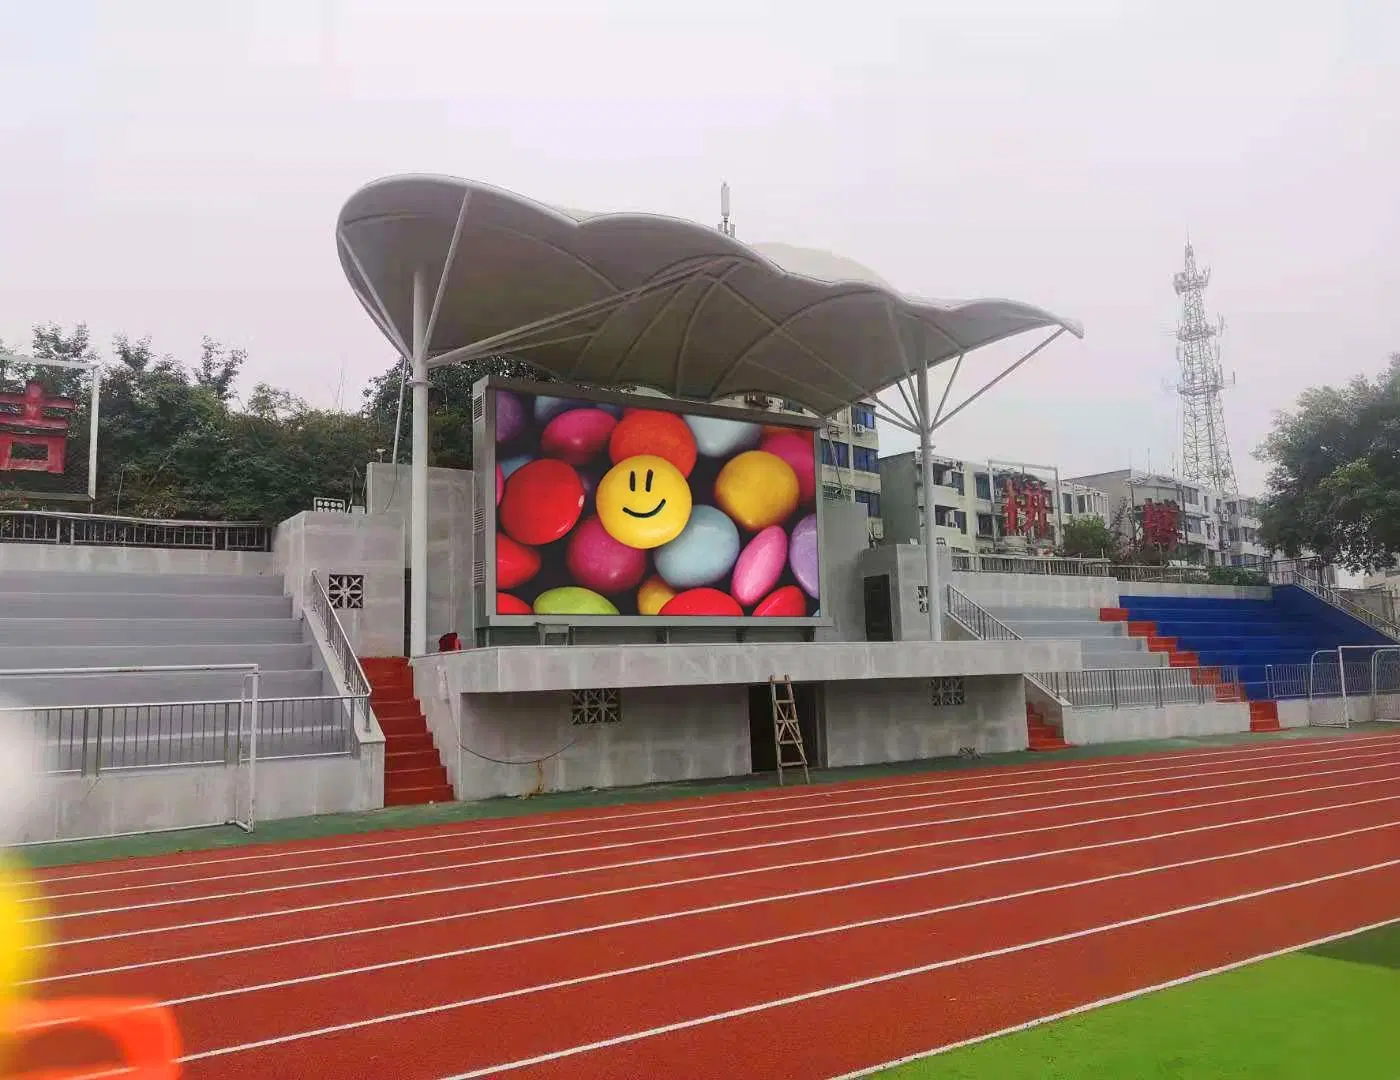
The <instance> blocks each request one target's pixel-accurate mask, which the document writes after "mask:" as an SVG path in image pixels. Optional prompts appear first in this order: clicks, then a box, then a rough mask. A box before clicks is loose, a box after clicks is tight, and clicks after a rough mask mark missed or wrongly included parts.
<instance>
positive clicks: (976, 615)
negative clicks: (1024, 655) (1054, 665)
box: [947, 585, 1068, 705]
mask: <svg viewBox="0 0 1400 1080" xmlns="http://www.w3.org/2000/svg"><path fill="white" fill-rule="evenodd" d="M947 596H948V609H947V610H948V617H949V618H950V619H952V620H953V621H954V622H955V623H957V624H958V625H959V626H961V627H962V628H963V629H964V630H965V631H967V632H968V633H969V634H971V635H972V636H973V637H974V638H976V639H977V640H978V641H1023V640H1025V639H1024V638H1022V637H1021V635H1020V634H1018V633H1016V631H1015V630H1013V629H1011V627H1009V626H1007V625H1006V623H1004V622H1002V621H1001V620H1000V619H998V618H997V617H996V616H995V615H993V614H992V613H991V612H990V611H988V610H987V609H986V608H984V607H983V606H982V605H981V604H979V603H977V601H975V600H973V599H972V598H971V597H970V596H968V595H967V594H966V593H964V592H962V590H960V589H958V588H956V587H954V586H952V585H949V586H947ZM1026 679H1027V681H1029V682H1030V683H1031V684H1032V685H1034V686H1035V687H1036V688H1037V689H1038V690H1040V691H1041V692H1042V693H1043V694H1045V695H1046V696H1047V697H1049V698H1052V699H1054V700H1055V701H1058V702H1059V703H1060V704H1061V705H1065V704H1068V702H1066V701H1065V700H1064V698H1062V697H1060V696H1059V695H1058V694H1056V693H1055V691H1054V690H1053V689H1051V688H1050V686H1049V685H1047V684H1046V683H1045V682H1043V681H1042V679H1041V677H1040V676H1038V675H1027V676H1026Z"/></svg>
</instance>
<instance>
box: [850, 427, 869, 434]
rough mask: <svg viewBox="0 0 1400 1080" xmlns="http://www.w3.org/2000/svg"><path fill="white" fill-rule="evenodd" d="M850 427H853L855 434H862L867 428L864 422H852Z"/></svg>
mask: <svg viewBox="0 0 1400 1080" xmlns="http://www.w3.org/2000/svg"><path fill="white" fill-rule="evenodd" d="M852 427H853V428H855V433H856V434H857V435H864V434H865V432H866V430H867V429H866V426H865V425H864V424H853V425H852Z"/></svg>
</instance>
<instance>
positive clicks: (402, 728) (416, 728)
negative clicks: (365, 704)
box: [374, 709, 428, 739]
mask: <svg viewBox="0 0 1400 1080" xmlns="http://www.w3.org/2000/svg"><path fill="white" fill-rule="evenodd" d="M374 715H375V716H376V717H377V718H378V720H379V730H380V731H382V732H384V737H385V738H386V739H387V738H388V737H389V736H391V735H418V734H420V733H427V731H428V721H427V720H426V719H424V717H423V714H422V713H415V714H414V715H412V716H380V714H379V710H378V709H376V710H375V711H374Z"/></svg>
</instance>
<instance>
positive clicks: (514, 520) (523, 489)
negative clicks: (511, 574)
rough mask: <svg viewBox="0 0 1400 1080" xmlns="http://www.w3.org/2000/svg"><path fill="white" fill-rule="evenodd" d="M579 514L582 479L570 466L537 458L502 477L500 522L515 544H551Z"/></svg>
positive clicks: (575, 522)
mask: <svg viewBox="0 0 1400 1080" xmlns="http://www.w3.org/2000/svg"><path fill="white" fill-rule="evenodd" d="M682 426H684V421H682ZM687 430H689V429H688V428H687ZM582 513H583V481H582V480H580V479H579V475H578V473H576V472H575V471H574V467H573V466H572V465H569V464H567V463H565V462H563V461H558V460H556V459H554V458H539V459H537V460H535V461H531V462H528V463H527V464H525V465H522V466H520V468H518V469H516V470H515V472H513V473H511V474H510V476H509V477H508V478H507V479H506V491H505V495H504V496H503V497H502V499H501V509H500V522H501V528H502V529H503V530H505V532H506V534H507V535H508V536H509V537H510V538H511V539H512V540H514V541H515V542H516V543H519V544H531V545H539V544H552V543H553V542H554V541H555V540H558V539H559V538H560V537H562V536H564V535H566V534H567V533H568V531H569V530H570V529H572V528H573V527H574V526H575V525H576V524H577V523H578V519H579V515H580V514H582Z"/></svg>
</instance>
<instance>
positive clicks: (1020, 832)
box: [29, 768, 1391, 948]
mask: <svg viewBox="0 0 1400 1080" xmlns="http://www.w3.org/2000/svg"><path fill="white" fill-rule="evenodd" d="M1365 771H1368V770H1367V769H1364V768H1355V769H1334V770H1330V771H1328V772H1327V773H1322V774H1315V775H1334V774H1341V773H1353V772H1365ZM1389 779H1391V778H1382V779H1378V780H1362V781H1356V782H1353V783H1348V784H1329V785H1324V786H1323V787H1318V788H1305V789H1303V790H1300V791H1289V792H1267V793H1265V794H1262V795H1249V796H1245V797H1242V798H1238V799H1223V800H1217V801H1215V802H1209V803H1194V804H1188V805H1184V806H1170V807H1164V808H1158V809H1153V810H1148V811H1144V812H1141V813H1136V814H1113V815H1109V816H1107V817H1102V818H1089V819H1086V820H1083V821H1071V822H1062V823H1058V824H1053V825H1040V826H1035V827H1032V828H1028V829H1017V830H1011V831H1008V832H1002V833H980V834H977V835H975V836H964V837H949V838H947V839H944V840H937V841H929V842H927V843H921V844H907V845H902V846H901V847H896V848H889V849H886V852H897V851H905V850H912V849H915V848H924V847H933V846H938V845H940V844H961V843H974V842H976V841H980V840H987V839H1000V838H1004V837H1009V836H1025V835H1030V834H1033V833H1044V832H1053V831H1057V830H1060V829H1072V828H1078V827H1081V826H1085V825H1101V824H1109V823H1117V822H1120V821H1128V820H1133V819H1137V818H1146V817H1158V816H1161V815H1163V814H1178V813H1189V812H1192V811H1195V810H1207V809H1213V808H1215V807H1219V806H1233V805H1237V804H1240V803H1249V802H1261V801H1263V800H1265V799H1269V800H1275V801H1276V800H1278V799H1280V798H1297V797H1300V796H1307V795H1315V794H1319V793H1321V792H1324V791H1338V790H1342V789H1346V788H1356V787H1367V786H1371V785H1374V784H1380V783H1384V782H1386V781H1387V780H1389ZM1216 786H1217V787H1237V786H1239V785H1231V784H1221V785H1216ZM1120 801H1122V800H1121V799H1101V800H1095V801H1094V802H1093V803H1089V804H1086V805H1094V804H1096V803H1099V802H1120ZM1013 813H1014V812H1013ZM1007 816H1010V813H1007V812H1003V813H997V814H982V815H973V816H971V817H968V818H964V819H953V820H947V821H940V822H935V823H933V824H929V823H916V824H909V825H885V826H880V827H878V828H873V829H856V830H851V831H848V832H845V833H833V834H829V835H826V836H820V837H806V838H803V839H801V840H775V841H771V842H768V843H762V844H748V845H744V846H741V847H735V848H716V849H711V850H710V851H706V852H695V853H690V854H684V855H663V856H657V857H654V858H648V859H633V860H629V861H627V862H621V863H603V864H599V865H597V866H592V867H587V868H585V869H576V870H555V871H548V872H545V873H542V874H526V875H520V876H517V877H513V878H496V879H492V880H488V881H482V882H467V883H464V884H460V885H444V886H438V887H436V888H432V889H418V890H413V891H410V892H403V893H389V894H385V895H380V896H368V897H355V898H353V899H349V900H332V901H328V902H326V903H323V904H307V905H302V906H299V907H295V908H281V909H277V910H273V911H267V912H252V913H249V914H244V915H228V916H224V917H222V918H218V919H204V920H200V921H198V922H187V923H176V924H174V925H168V926H158V927H143V928H140V929H136V930H122V931H117V932H115V933H110V934H95V935H92V936H89V937H82V938H69V939H66V940H59V941H55V942H52V943H50V944H48V945H46V946H29V947H30V948H62V947H65V946H74V945H86V944H90V943H93V942H98V941H117V940H121V939H124V938H135V937H148V936H150V935H152V934H165V933H171V932H173V931H178V930H199V929H205V928H207V927H211V926H226V925H229V924H231V923H242V922H252V921H260V920H264V919H274V918H281V917H283V916H287V915H302V914H307V913H310V912H316V911H329V910H335V909H340V908H346V907H358V906H361V905H364V904H378V903H383V902H386V901H390V900H417V899H420V898H422V897H424V896H439V895H444V894H449V893H461V892H469V891H472V890H475V889H483V888H490V887H494V886H502V885H516V884H521V883H525V882H534V881H545V880H551V879H555V878H563V877H573V876H575V875H577V874H580V873H592V872H598V871H607V870H624V869H631V868H634V867H638V866H651V865H657V864H660V863H667V862H681V861H687V860H689V859H692V858H702V857H706V856H714V855H730V854H736V853H742V852H749V851H760V850H765V849H771V848H780V847H790V846H793V845H796V844H805V843H815V842H817V841H820V840H840V839H849V838H855V837H863V836H874V835H878V834H882V833H889V832H903V831H908V830H911V829H929V828H935V827H937V826H940V825H955V824H959V823H961V822H964V821H979V820H983V819H984V818H1000V817H1007ZM886 852H856V853H852V854H849V855H845V856H838V857H836V858H833V859H830V860H809V861H806V862H790V863H786V864H767V865H764V866H758V867H750V868H746V869H743V870H736V871H729V872H727V873H721V874H711V875H705V876H701V877H693V878H682V879H673V880H671V881H662V882H653V883H647V884H643V885H631V886H624V887H621V888H615V889H604V890H596V891H593V892H589V893H576V894H573V895H570V896H564V897H559V898H549V899H543V900H535V901H531V902H527V903H522V904H515V905H511V906H510V907H507V908H497V909H486V910H483V911H478V912H476V913H475V914H494V913H495V912H496V911H503V910H516V909H525V908H531V907H544V906H546V905H549V904H555V903H568V902H573V901H576V900H587V899H594V898H597V897H603V896H615V895H620V894H624V893H631V892H639V891H642V890H645V889H655V888H669V887H671V886H673V885H685V884H690V883H691V882H695V881H711V880H718V879H720V878H725V877H739V876H742V875H744V874H759V873H769V872H772V871H774V870H782V869H789V868H792V867H799V866H810V865H815V864H816V863H818V862H822V861H831V862H835V861H839V860H841V859H857V858H865V857H868V856H869V855H871V854H883V853H886ZM458 914H459V915H461V916H462V917H465V916H466V915H467V914H472V913H458Z"/></svg>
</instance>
